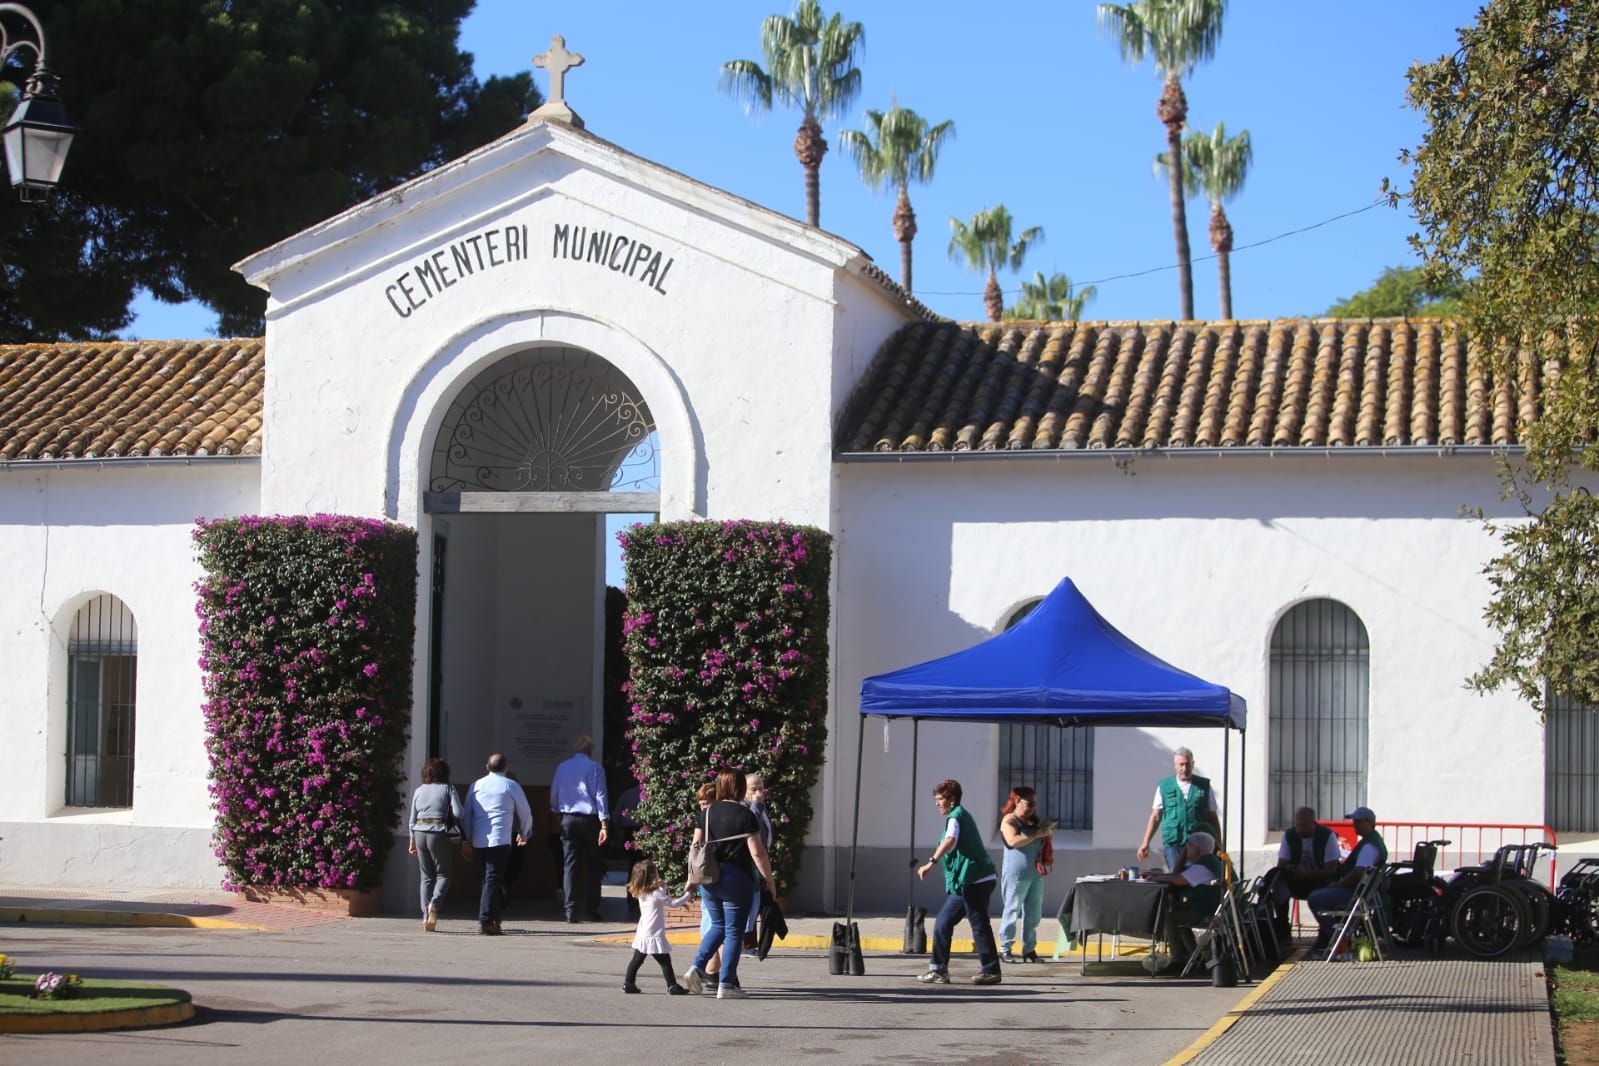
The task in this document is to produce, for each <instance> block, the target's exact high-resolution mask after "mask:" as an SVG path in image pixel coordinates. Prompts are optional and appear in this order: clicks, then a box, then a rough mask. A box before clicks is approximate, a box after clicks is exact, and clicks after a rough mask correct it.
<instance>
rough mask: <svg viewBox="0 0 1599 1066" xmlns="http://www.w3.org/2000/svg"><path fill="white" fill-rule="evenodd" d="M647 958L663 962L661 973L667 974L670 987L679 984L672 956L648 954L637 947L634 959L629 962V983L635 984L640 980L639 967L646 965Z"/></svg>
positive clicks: (667, 982)
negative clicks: (673, 967) (673, 968)
mask: <svg viewBox="0 0 1599 1066" xmlns="http://www.w3.org/2000/svg"><path fill="white" fill-rule="evenodd" d="M645 959H654V960H655V961H656V962H658V963H660V964H661V973H662V975H663V976H665V978H666V984H667V986H668V987H670V986H672V985H675V984H677V975H676V974H674V973H673V972H672V956H670V955H646V954H644V953H643V952H642V951H639V950H637V949H636V948H635V949H634V951H633V960H632V961H631V962H629V963H628V964H627V983H628V984H633V983H635V982H636V981H637V980H638V968H639V967H640V966H643V965H644V960H645Z"/></svg>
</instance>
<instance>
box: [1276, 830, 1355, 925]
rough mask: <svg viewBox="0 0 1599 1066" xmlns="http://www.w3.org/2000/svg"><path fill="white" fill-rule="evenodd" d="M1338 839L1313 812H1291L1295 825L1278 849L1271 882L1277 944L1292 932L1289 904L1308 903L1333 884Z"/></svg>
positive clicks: (1285, 835) (1335, 871)
mask: <svg viewBox="0 0 1599 1066" xmlns="http://www.w3.org/2000/svg"><path fill="white" fill-rule="evenodd" d="M1338 861H1339V858H1338V837H1337V835H1336V834H1335V833H1334V832H1333V831H1332V830H1331V829H1328V828H1327V827H1326V826H1324V825H1321V824H1320V823H1318V822H1317V821H1316V812H1315V810H1313V809H1312V808H1310V807H1301V808H1299V809H1298V810H1297V811H1295V812H1294V824H1293V827H1292V828H1290V829H1289V830H1288V831H1287V832H1285V833H1283V842H1282V844H1281V845H1280V846H1278V848H1277V871H1276V874H1275V875H1274V877H1273V879H1272V890H1271V896H1272V905H1273V906H1272V916H1273V918H1274V919H1275V928H1276V930H1277V936H1278V939H1280V940H1286V939H1287V938H1288V936H1289V934H1290V933H1291V932H1292V930H1291V929H1290V928H1289V924H1288V913H1289V907H1290V903H1291V901H1292V900H1296V899H1309V898H1310V894H1311V893H1312V892H1314V891H1315V890H1316V889H1318V888H1321V887H1322V886H1324V885H1326V884H1328V883H1329V882H1331V881H1332V879H1333V875H1334V874H1336V873H1337V872H1338Z"/></svg>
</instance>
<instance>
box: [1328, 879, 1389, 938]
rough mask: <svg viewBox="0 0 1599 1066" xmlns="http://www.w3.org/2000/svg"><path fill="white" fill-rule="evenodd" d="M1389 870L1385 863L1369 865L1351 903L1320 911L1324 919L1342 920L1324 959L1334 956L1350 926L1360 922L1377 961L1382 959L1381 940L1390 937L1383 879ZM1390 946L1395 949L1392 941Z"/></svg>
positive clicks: (1352, 927)
mask: <svg viewBox="0 0 1599 1066" xmlns="http://www.w3.org/2000/svg"><path fill="white" fill-rule="evenodd" d="M1386 873H1387V868H1386V867H1385V866H1381V865H1379V866H1368V867H1366V872H1365V873H1363V874H1361V875H1360V881H1359V883H1357V884H1356V885H1355V891H1354V894H1353V895H1352V896H1350V897H1349V905H1348V906H1347V907H1340V908H1338V909H1336V910H1328V911H1323V912H1322V913H1321V914H1320V915H1319V917H1321V918H1323V919H1327V918H1331V919H1332V920H1334V921H1339V920H1340V919H1341V920H1342V921H1341V924H1340V925H1339V927H1338V932H1337V934H1336V935H1334V936H1333V938H1332V940H1330V941H1329V942H1328V944H1327V957H1326V958H1325V959H1323V960H1322V961H1323V962H1331V961H1332V960H1333V956H1334V955H1335V954H1336V953H1337V951H1338V946H1339V945H1340V944H1342V943H1343V942H1344V938H1345V937H1346V936H1348V935H1349V932H1350V930H1352V929H1355V928H1356V927H1357V926H1358V928H1359V930H1360V931H1361V932H1363V933H1365V935H1366V937H1367V938H1368V939H1369V940H1370V941H1371V943H1372V947H1373V949H1374V950H1375V951H1376V952H1377V961H1379V962H1381V961H1382V959H1383V953H1382V941H1383V940H1385V939H1387V926H1386V923H1385V922H1384V921H1383V915H1382V883H1383V878H1384V876H1385V875H1386ZM1389 950H1390V951H1392V950H1393V944H1392V942H1391V941H1390V942H1389Z"/></svg>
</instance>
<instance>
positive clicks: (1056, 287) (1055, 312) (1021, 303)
mask: <svg viewBox="0 0 1599 1066" xmlns="http://www.w3.org/2000/svg"><path fill="white" fill-rule="evenodd" d="M1096 292H1097V290H1096V289H1095V288H1094V286H1092V285H1084V286H1083V287H1082V288H1081V289H1075V288H1073V286H1072V279H1071V278H1069V277H1067V276H1066V275H1065V274H1059V273H1056V274H1051V275H1050V276H1049V277H1048V278H1045V277H1044V272H1043V271H1042V270H1035V271H1033V280H1032V281H1024V282H1022V297H1021V299H1019V300H1017V301H1016V306H1014V307H1008V308H1006V309H1005V317H1006V318H1029V319H1039V320H1041V321H1044V322H1076V321H1078V320H1080V319H1081V318H1082V317H1083V308H1085V307H1087V306H1088V302H1089V301H1090V300H1092V299H1093V298H1094V296H1095V294H1096Z"/></svg>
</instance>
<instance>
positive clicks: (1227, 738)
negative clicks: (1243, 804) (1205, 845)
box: [1216, 729, 1238, 873]
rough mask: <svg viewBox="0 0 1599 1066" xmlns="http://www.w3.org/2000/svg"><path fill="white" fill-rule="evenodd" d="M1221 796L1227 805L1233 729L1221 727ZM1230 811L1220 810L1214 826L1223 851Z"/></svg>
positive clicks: (1231, 787)
mask: <svg viewBox="0 0 1599 1066" xmlns="http://www.w3.org/2000/svg"><path fill="white" fill-rule="evenodd" d="M1221 796H1222V799H1223V800H1224V801H1225V802H1226V803H1228V804H1229V805H1230V804H1231V803H1232V799H1233V731H1232V730H1231V729H1223V730H1222V731H1221ZM1231 813H1232V811H1230V810H1226V811H1222V812H1221V818H1220V819H1219V820H1220V822H1221V824H1220V825H1218V826H1217V827H1216V828H1218V829H1220V830H1221V850H1223V851H1227V816H1228V815H1229V814H1231ZM1228 854H1229V855H1230V854H1232V853H1231V852H1228ZM1237 869H1238V864H1237V863H1234V864H1233V871H1234V872H1235V873H1236V872H1237Z"/></svg>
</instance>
